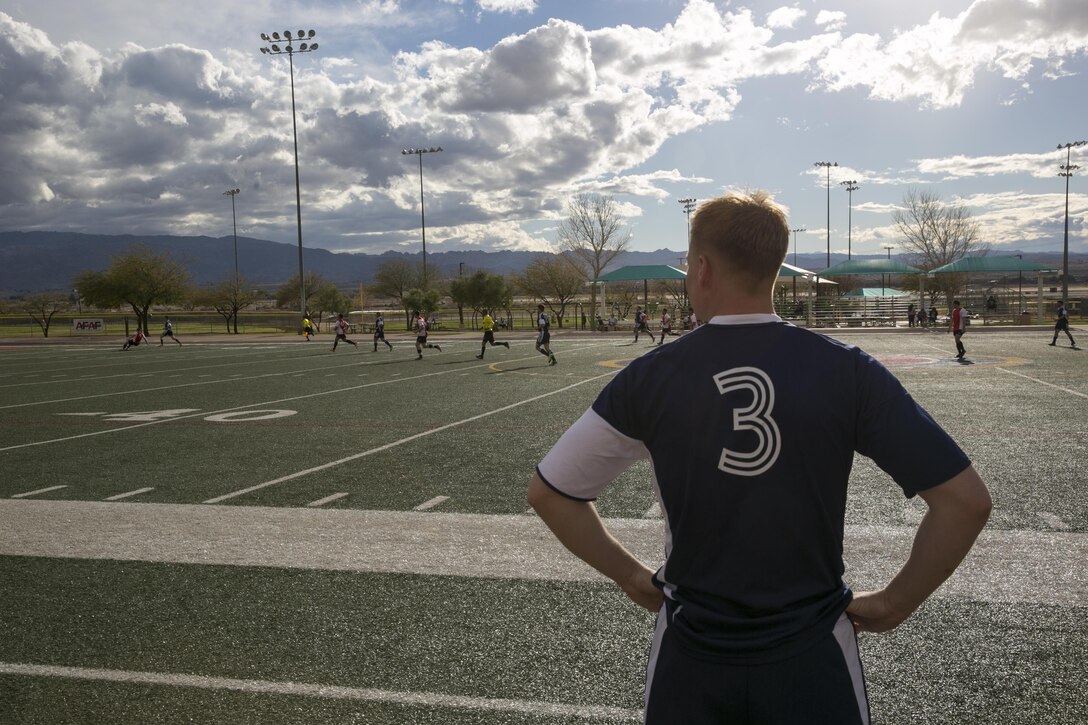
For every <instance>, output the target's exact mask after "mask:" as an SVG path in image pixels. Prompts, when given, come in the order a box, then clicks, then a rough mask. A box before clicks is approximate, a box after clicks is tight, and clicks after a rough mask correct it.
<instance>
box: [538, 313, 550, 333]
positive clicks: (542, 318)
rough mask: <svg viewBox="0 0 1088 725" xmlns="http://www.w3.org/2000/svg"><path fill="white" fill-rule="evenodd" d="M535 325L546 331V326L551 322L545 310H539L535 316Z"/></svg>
mask: <svg viewBox="0 0 1088 725" xmlns="http://www.w3.org/2000/svg"><path fill="white" fill-rule="evenodd" d="M536 327H537V329H538V330H540V331H541V332H547V331H548V328H549V327H551V324H550V323H549V321H548V313H547V312H541V313H540V314H538V315H537V316H536Z"/></svg>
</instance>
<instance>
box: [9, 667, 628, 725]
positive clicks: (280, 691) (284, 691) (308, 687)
mask: <svg viewBox="0 0 1088 725" xmlns="http://www.w3.org/2000/svg"><path fill="white" fill-rule="evenodd" d="M0 674H3V675H23V676H31V677H58V678H65V679H73V680H90V681H94V682H120V683H127V684H135V685H162V686H166V687H195V688H200V689H204V690H233V691H235V692H248V693H255V694H270V695H296V696H302V697H320V698H326V699H331V700H361V701H366V702H384V703H389V704H392V705H409V706H423V707H454V708H460V709H463V710H478V711H483V712H496V713H503V712H505V713H518V714H521V715H553V716H557V717H577V718H583V719H587V720H595V719H610V720H623V721H628V720H630V721H635V722H638V721H641V720H642V711H641V710H628V709H624V708H619V707H608V706H606V705H568V704H566V703H558V702H544V701H539V700H508V699H502V698H488V697H469V696H466V695H447V694H441V693H434V692H395V691H392V690H376V689H372V688H369V687H343V686H340V685H317V684H309V683H303V682H276V681H272V680H240V679H235V678H232V677H206V676H203V675H187V674H180V673H166V672H132V671H128V670H106V669H97V668H90V667H62V666H59V665H31V664H20V663H15V662H0Z"/></svg>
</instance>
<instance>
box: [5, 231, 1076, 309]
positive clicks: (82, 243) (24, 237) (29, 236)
mask: <svg viewBox="0 0 1088 725" xmlns="http://www.w3.org/2000/svg"><path fill="white" fill-rule="evenodd" d="M134 245H143V246H146V247H148V248H150V249H151V250H152V251H153V252H155V253H157V254H167V255H169V256H171V257H173V258H174V259H176V260H178V261H180V262H182V263H183V264H184V265H185V267H186V268H187V269H188V271H189V275H190V277H191V279H192V281H193V282H194V283H195V284H197V285H210V284H214V283H216V282H220V281H222V280H225V279H229V278H230V277H231V276H233V274H234V237H233V236H228V237H219V238H213V237H179V236H167V235H163V236H133V235H128V234H79V233H75V232H37V231H35V232H18V231H11V232H0V294H2V295H3V296H18V295H23V294H28V293H34V292H44V291H66V290H69V289H70V288H71V286H72V279H73V278H74V277H75V276H76V275H77V274H79V273H80V272H84V271H87V270H100V269H104V268H105V267H107V266H108V265H109V263H110V260H111V259H112V258H113V257H115V256H117V255H120V254H123V253H125V252H126V251H128V250H129V249H130V248H131V247H133V246H134ZM1001 253H1002V254H1007V253H1009V252H1005V251H1002V252H1001ZM1011 253H1012V254H1016V253H1017V252H1016V251H1012V252H1011ZM303 254H304V265H305V269H306V272H307V273H309V272H317V273H318V274H320V275H321V276H322V277H324V278H325V279H328V280H329V281H331V282H333V283H335V284H337V285H338V286H341V287H342V288H345V289H347V288H352V287H355V286H356V285H358V284H366V283H368V282H370V281H371V280H372V279H373V277H374V273H375V272H376V271H377V269H378V268H379V267H380V266H381V265H382V264H383V263H385V262H387V261H389V260H391V259H405V260H409V261H416V260H419V259H420V258H421V254H420V253H419V252H415V253H411V254H409V253H404V252H385V253H383V254H357V253H350V252H330V251H328V250H326V249H316V248H310V247H306V248H304V250H303ZM543 254H544V253H542V252H519V251H509V250H504V251H497V252H484V251H477V250H468V251H452V252H431V253H430V254H428V255H427V264H428V267H429V268H430V269H432V270H438V272H439V273H440V274H441V275H443V276H446V277H455V276H457V275H458V273H459V272H461V271H464V272H465V273H466V274H468V273H471V272H474V271H476V270H481V269H482V270H486V271H489V272H495V273H499V274H509V273H512V272H520V271H521V270H522V269H524V268H525V267H526V265H528V264H529V262H531V261H532V260H533V259H534V258H536V257H539V256H542V255H543ZM684 255H685V253H684V252H682V251H675V250H669V249H659V250H656V251H653V252H626V253H624V254H623V255H621V256H620V257H619V259H618V260H617V261H616V262H614V263H613V265H611V266H612V268H615V267H620V266H624V265H629V264H670V265H673V266H679V265H680V262H681V259H682V258H683V257H684ZM864 256H865V255H855V257H858V258H863V257H864ZM874 256H876V255H874ZM1024 256H1025V257H1027V258H1029V259H1032V260H1034V261H1037V262H1041V263H1049V264H1053V265H1055V266H1056V267H1060V265H1061V257H1062V255H1061V253H1060V252H1033V253H1030V254H1025V255H1024ZM842 259H845V255H840V254H832V255H831V261H832V263H833V264H834V263H835V262H838V261H840V260H842ZM787 261H788V262H790V263H793V255H792V254H790V255H789V256H788V257H787ZM826 261H827V258H826V255H825V253H810V254H799V255H797V264H798V266H800V267H804V268H806V269H815V270H819V269H824V268H825V267H826ZM462 264H463V265H464V267H463V268H462V267H461V265H462ZM1085 264H1088V254H1084V253H1078V254H1070V267H1071V276H1072V275H1075V274H1076V273H1075V272H1073V269H1075V267H1074V265H1076V267H1081V266H1083V265H1085ZM238 267H239V270H240V272H241V275H242V277H244V278H245V279H246V280H248V281H249V282H250V283H252V284H253V285H254V286H255V287H262V288H274V287H276V286H279V285H280V284H282V283H283V282H285V281H286V280H287V279H289V278H290V277H291V276H292V275H294V274H295V273H296V272H297V270H298V247H297V246H296V245H295V244H283V243H280V242H271V241H268V240H264V239H253V238H250V237H238Z"/></svg>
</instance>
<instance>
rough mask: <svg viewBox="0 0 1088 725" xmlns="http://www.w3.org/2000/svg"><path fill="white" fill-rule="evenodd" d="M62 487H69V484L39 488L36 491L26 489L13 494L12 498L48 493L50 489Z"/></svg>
mask: <svg viewBox="0 0 1088 725" xmlns="http://www.w3.org/2000/svg"><path fill="white" fill-rule="evenodd" d="M61 488H68V486H50V487H49V488H39V489H38V490H36V491H24V492H23V493H16V494H14V495H12V498H26V497H27V496H37V495H38V494H39V493H46V492H48V491H56V490H58V489H61Z"/></svg>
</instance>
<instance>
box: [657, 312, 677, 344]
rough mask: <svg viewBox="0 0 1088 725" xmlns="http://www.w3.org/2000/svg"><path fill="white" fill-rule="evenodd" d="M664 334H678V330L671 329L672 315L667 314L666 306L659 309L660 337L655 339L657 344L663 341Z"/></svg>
mask: <svg viewBox="0 0 1088 725" xmlns="http://www.w3.org/2000/svg"><path fill="white" fill-rule="evenodd" d="M665 335H676V336H679V335H680V333H679V332H673V331H672V315H670V314H669V308H668V307H666V308H664V309H663V310H661V339H660V340H658V341H657V344H658V345H661V344H663V343H664V342H665Z"/></svg>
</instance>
